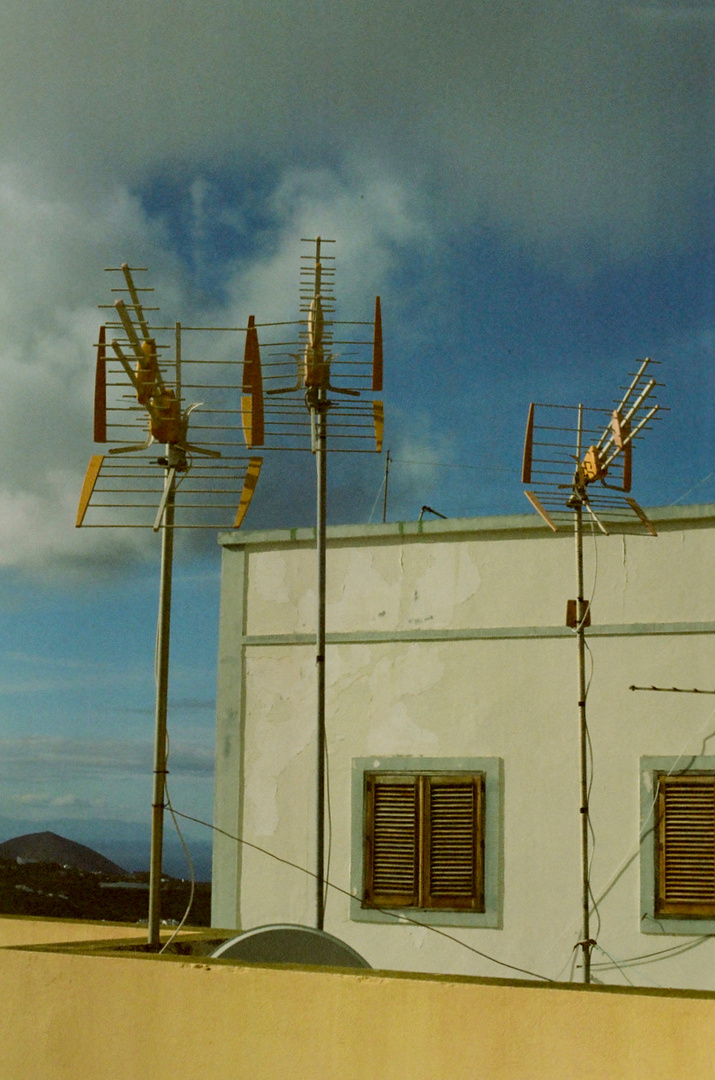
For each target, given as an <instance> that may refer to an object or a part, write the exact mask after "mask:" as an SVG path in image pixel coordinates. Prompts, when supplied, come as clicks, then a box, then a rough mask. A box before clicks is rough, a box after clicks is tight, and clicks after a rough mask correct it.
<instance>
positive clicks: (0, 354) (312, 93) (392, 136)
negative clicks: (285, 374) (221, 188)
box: [0, 0, 715, 572]
mask: <svg viewBox="0 0 715 1080" xmlns="http://www.w3.org/2000/svg"><path fill="white" fill-rule="evenodd" d="M710 14H711V8H710V7H705V6H703V5H688V4H682V3H673V4H667V3H661V4H655V5H647V4H646V5H634V6H633V5H631V6H626V7H624V6H623V5H617V4H615V3H611V2H608V3H604V4H581V5H573V4H571V3H567V0H548V2H547V3H544V4H541V5H534V4H532V3H527V2H526V0H521V3H516V4H510V5H495V4H491V3H488V2H487V0H481V2H477V3H470V4H466V3H461V2H455V3H453V4H450V5H447V6H446V7H445V6H444V5H434V4H427V3H425V2H424V0H422V2H421V3H417V4H413V5H410V6H409V7H408V6H405V5H404V4H403V3H401V2H399V0H385V3H382V4H380V5H379V7H377V6H375V5H365V4H364V3H362V2H361V3H358V0H345V2H344V3H341V4H328V3H327V0H316V2H312V0H311V2H310V3H308V2H307V0H298V2H296V3H293V4H290V5H286V4H280V5H278V4H274V3H264V4H261V5H258V4H255V3H252V2H249V0H212V2H211V3H209V5H208V7H207V6H206V5H204V6H203V7H202V8H201V9H200V10H199V8H198V7H197V6H196V5H195V4H194V3H189V0H174V2H172V3H171V4H169V2H168V0H148V2H147V0H141V2H140V0H128V2H127V3H125V4H123V5H121V6H117V5H116V4H114V3H110V2H109V0H95V2H93V3H92V5H91V6H90V4H89V2H88V0H55V2H54V3H53V4H51V5H50V4H49V2H45V3H41V4H39V5H38V4H27V3H24V2H22V0H7V2H6V3H5V4H4V5H3V9H2V12H0V73H1V74H0V80H1V84H2V88H3V103H4V108H3V113H2V117H0V137H1V138H2V146H3V164H2V166H0V251H2V263H1V264H0V325H1V326H2V328H3V336H2V340H1V341H0V386H1V389H2V392H1V393H0V566H9V565H20V566H23V567H25V568H28V567H29V568H38V567H45V568H46V569H49V568H51V569H52V571H53V572H57V571H58V570H60V569H62V568H65V569H66V568H68V567H76V566H78V565H80V564H85V565H86V566H90V565H91V566H92V567H93V569H94V570H95V571H96V569H97V568H98V567H100V566H102V565H104V566H105V567H107V566H109V565H110V564H112V563H116V560H117V558H118V556H119V555H123V556H124V557H125V558H135V557H142V555H143V553H145V552H147V551H154V550H155V546H154V545H153V544H152V539H153V538H152V537H150V536H146V535H144V534H142V533H141V532H139V531H136V532H124V533H122V534H119V533H117V532H114V531H105V530H100V531H97V532H87V531H85V532H80V531H76V530H75V529H74V526H73V519H74V513H75V506H76V500H77V497H78V492H79V488H80V484H81V479H82V475H83V472H84V468H85V465H86V461H87V458H88V456H89V454H90V452H91V451H92V444H91V397H92V381H93V362H94V357H93V350H92V347H91V343H92V342H93V341H94V339H95V334H96V330H97V326H98V324H99V321H100V319H99V313H98V312H97V310H96V307H95V304H97V303H99V302H103V301H105V300H107V299H109V295H108V284H107V281H106V275H103V273H102V269H103V267H104V266H106V265H118V263H119V262H121V261H123V260H125V259H126V260H127V261H129V262H130V263H132V262H133V263H135V264H137V263H139V264H141V265H149V266H150V267H151V268H152V284H153V285H154V286H155V287H156V290H157V292H156V296H157V299H158V300H159V303H160V304H161V307H162V310H163V311H166V312H167V314H169V313H170V316H171V318H179V317H180V318H182V319H185V318H187V317H190V316H191V314H192V313H194V314H195V313H197V311H198V312H199V314H201V316H202V319H203V320H204V321H205V322H214V323H218V322H221V323H223V322H225V321H229V324H230V325H235V324H236V322H237V321H240V320H242V319H244V318H245V316H246V315H247V314H250V313H254V314H256V315H257V316H258V317H259V318H260V317H261V316H262V315H263V316H264V317H266V316H267V317H274V318H275V317H288V318H290V317H292V315H293V313H294V312H295V308H296V296H297V288H296V285H297V251H298V247H299V245H298V240H299V238H300V237H301V236H310V235H314V234H315V233H316V232H318V231H320V232H321V233H322V234H323V235H329V236H331V237H333V238H335V239H337V240H339V241H340V244H339V248H338V255H339V258H342V257H343V256H344V257H345V258H346V259H347V258H349V274H344V275H342V276H341V267H340V263H338V278H337V283H338V290H339V295H340V297H341V302H342V303H343V304H344V305H345V307H346V308H349V309H351V310H355V316H356V317H364V316H365V315H366V314H367V313H368V311H369V306H368V305H369V303H370V298H371V296H372V295H373V294H374V293H375V292H377V291H378V290H379V289H381V287H382V285H383V284H384V283H385V281H387V280H388V279H389V278H390V275H391V273H392V272H393V271H394V269H395V267H396V266H397V265H398V263H399V262H400V261H401V260H402V259H403V258H404V257H406V256H408V255H409V258H410V260H411V261H412V265H414V264H415V263H416V262H418V261H419V260H420V259H421V260H422V261H423V263H424V262H425V261H427V262H428V260H429V255H430V253H431V252H434V251H436V250H437V249H438V248H439V246H440V244H442V243H443V241H446V240H448V239H449V237H450V236H451V235H456V234H457V233H463V232H464V231H465V230H468V229H469V228H470V227H472V226H473V225H474V224H475V223H477V224H484V223H487V224H488V225H489V226H490V227H493V228H494V229H495V230H497V231H498V232H500V233H502V234H504V233H506V234H507V235H510V236H513V237H516V238H517V241H518V243H520V244H523V245H526V246H527V247H529V248H531V249H533V250H534V251H535V252H537V253H538V254H539V255H540V256H541V257H548V258H550V259H557V260H560V261H561V262H562V263H563V264H564V265H567V266H570V267H571V268H572V269H573V268H576V269H578V268H580V267H588V268H590V267H592V266H594V265H600V266H602V265H603V264H604V263H606V264H607V263H608V262H609V260H614V259H624V258H628V257H630V256H631V255H632V254H633V253H634V252H635V251H638V252H641V253H642V252H647V251H655V250H659V249H661V248H663V247H664V246H665V245H667V244H672V245H676V246H677V245H678V244H680V245H684V244H686V243H687V242H688V240H689V239H690V238H691V237H692V235H693V231H694V230H696V229H697V228H698V227H699V218H698V215H697V213H696V212H695V211H696V208H697V205H698V199H699V198H700V197H701V196H702V195H703V193H707V192H709V190H710V187H711V176H712V171H713V157H714V154H713V151H714V145H713V131H715V125H713V122H712V121H713V100H714V95H713V89H714V86H713V73H712V65H710V64H709V63H707V62H705V60H704V58H705V57H706V56H707V52H706V50H708V49H709V48H710V47H711V46H712V40H711V36H710V35H711V34H712V20H711V19H710V17H709V16H710ZM696 31H697V33H696ZM694 35H695V36H694ZM232 171H233V172H234V173H235V176H236V178H237V181H236V182H237V184H238V183H240V176H241V173H242V172H245V173H246V175H247V176H250V175H252V174H256V173H259V174H260V175H261V176H263V177H266V176H269V177H273V182H272V187H271V189H270V192H269V194H268V196H267V197H266V199H265V200H264V206H263V208H262V209H263V218H262V221H263V224H258V223H257V221H254V220H253V219H252V218H251V217H250V214H249V215H248V217H247V216H246V211H245V208H240V207H239V208H237V209H236V210H235V212H234V211H233V210H232V208H231V207H230V206H228V207H223V208H222V210H221V215H222V216H223V218H224V220H227V221H230V220H231V219H232V213H233V214H234V223H235V224H236V225H237V227H238V228H239V229H240V230H242V231H243V232H244V233H248V234H251V233H252V230H253V234H254V235H255V231H256V230H257V229H261V228H263V229H264V230H265V234H264V236H263V239H264V241H265V242H264V243H263V244H262V245H261V248H260V252H259V254H256V255H251V256H246V257H244V256H243V254H242V253H241V252H239V251H237V253H236V258H235V260H234V261H233V264H232V265H231V266H229V267H228V268H227V276H226V279H225V284H226V294H225V295H226V302H225V304H224V305H223V306H222V307H221V308H219V307H215V308H214V310H213V311H209V310H206V305H205V304H204V305H203V308H202V303H201V300H200V298H198V297H197V296H196V295H194V294H192V293H191V291H190V290H189V289H188V288H187V275H186V273H185V272H184V270H183V269H182V266H181V263H180V260H179V259H178V258H177V255H176V251H175V250H174V239H175V238H172V236H171V235H170V232H169V226H168V224H167V223H166V222H164V221H160V220H157V219H156V218H154V219H151V218H150V217H149V216H148V215H147V213H146V212H145V210H144V208H143V207H142V204H141V202H140V200H139V198H138V197H137V195H136V192H138V191H140V190H141V189H142V188H144V189H146V188H147V186H148V185H150V184H151V182H152V179H155V178H156V177H157V176H172V177H175V178H181V179H185V182H186V190H187V193H188V195H187V198H188V201H187V206H190V212H188V211H187V213H188V217H189V218H190V225H191V230H190V236H189V239H188V240H187V243H188V244H189V245H192V246H193V251H194V252H195V253H196V258H197V265H198V268H199V270H200V269H201V259H202V258H203V259H204V260H206V263H209V262H210V260H211V259H212V258H213V253H212V252H211V250H210V248H208V247H207V243H208V241H207V236H208V235H209V232H208V229H209V224H210V222H211V220H212V213H213V211H214V209H215V201H212V183H213V181H212V177H213V176H216V175H219V174H220V175H222V176H224V177H225V176H226V175H229V174H230V173H231V172H232ZM266 221H267V222H268V224H267V225H266V224H265V222H266ZM426 276H427V277H428V276H429V274H427V275H426ZM442 456H443V454H442V453H440V457H442ZM266 474H267V470H266ZM370 501H372V500H371V499H370Z"/></svg>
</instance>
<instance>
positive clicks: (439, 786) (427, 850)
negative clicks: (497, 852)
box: [422, 774, 484, 911]
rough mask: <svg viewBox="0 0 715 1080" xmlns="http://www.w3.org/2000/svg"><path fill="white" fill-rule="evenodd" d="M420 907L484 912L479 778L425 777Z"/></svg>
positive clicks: (481, 813)
mask: <svg viewBox="0 0 715 1080" xmlns="http://www.w3.org/2000/svg"><path fill="white" fill-rule="evenodd" d="M423 782H424V860H423V878H422V888H423V896H424V900H423V906H424V907H431V908H448V909H450V910H452V911H455V910H468V911H483V910H484V835H483V832H484V830H483V820H484V778H483V776H481V774H474V775H471V776H463V777H457V776H449V775H444V776H440V775H435V776H425V777H424V778H423Z"/></svg>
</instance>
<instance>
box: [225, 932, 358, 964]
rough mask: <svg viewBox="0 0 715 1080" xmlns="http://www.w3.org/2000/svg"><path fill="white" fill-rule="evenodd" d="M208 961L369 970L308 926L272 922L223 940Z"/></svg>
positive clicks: (352, 953) (336, 942)
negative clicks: (311, 965) (307, 965)
mask: <svg viewBox="0 0 715 1080" xmlns="http://www.w3.org/2000/svg"><path fill="white" fill-rule="evenodd" d="M211 959H212V960H218V959H222V960H239V961H244V962H246V963H249V964H316V965H319V966H320V967H342V968H345V967H349V968H369V967H370V966H371V965H370V964H368V962H367V960H365V959H363V957H362V956H360V953H358V952H356V951H355V949H353V948H352V947H351V946H350V945H346V943H345V942H344V941H341V940H340V938H336V937H333V935H332V934H328V933H326V932H325V930H315V929H314V928H313V927H312V926H295V925H293V924H292V923H275V924H274V925H272V926H256V927H254V929H253V930H246V931H245V933H243V934H239V935H238V936H237V937H234V938H231V939H230V940H229V941H224V943H223V944H222V945H219V947H218V949H216V951H215V952H213V953H211Z"/></svg>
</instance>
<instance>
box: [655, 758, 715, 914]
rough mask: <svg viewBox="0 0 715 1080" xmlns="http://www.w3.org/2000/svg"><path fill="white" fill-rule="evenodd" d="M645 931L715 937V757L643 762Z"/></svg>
mask: <svg viewBox="0 0 715 1080" xmlns="http://www.w3.org/2000/svg"><path fill="white" fill-rule="evenodd" d="M640 835H641V842H640V867H641V930H642V931H643V932H644V933H646V934H688V935H690V934H715V756H713V755H703V756H698V757H693V758H685V759H684V758H683V757H682V756H681V757H644V758H641V834H640Z"/></svg>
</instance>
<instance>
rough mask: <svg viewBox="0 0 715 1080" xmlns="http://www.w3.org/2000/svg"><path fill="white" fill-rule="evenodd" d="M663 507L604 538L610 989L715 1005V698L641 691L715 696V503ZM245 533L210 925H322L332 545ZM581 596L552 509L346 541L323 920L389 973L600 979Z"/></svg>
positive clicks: (602, 903)
mask: <svg viewBox="0 0 715 1080" xmlns="http://www.w3.org/2000/svg"><path fill="white" fill-rule="evenodd" d="M648 516H649V518H650V519H651V520H652V521H653V522H654V524H655V525H656V528H657V530H658V537H657V538H654V537H652V536H650V535H649V534H644V533H642V532H641V531H640V530H639V529H638V528H637V527H635V526H634V528H633V529H632V531H626V532H624V533H621V534H619V535H610V536H602V535H600V534H599V535H595V534H594V535H592V534H591V533H590V531H588V530H587V533H586V536H585V540H584V544H585V550H584V560H585V581H586V588H585V595H586V597H587V598H588V599H590V600H591V625H590V627H589V628H588V631H587V644H588V650H587V666H588V672H587V675H588V693H587V706H586V710H587V717H588V725H589V736H590V741H589V775H590V785H591V793H590V815H589V817H590V822H591V826H592V831H591V838H590V851H591V867H590V883H591V891H592V897H593V904H592V912H591V936H592V938H594V939H595V941H596V942H597V944H596V946H595V947H594V949H593V954H592V974H593V978H594V981H602V982H605V983H613V984H618V985H626V984H628V983H633V984H634V985H638V986H653V985H655V986H669V987H685V988H697V989H705V990H712V989H715V963H714V961H715V955H714V954H713V945H712V941H711V935H713V934H715V697H713V696H711V695H709V694H707V693H699V694H691V693H687V694H686V693H674V692H656V691H649V690H632V689H630V687H631V686H634V685H635V686H637V687H650V686H652V685H657V686H661V687H679V688H681V689H698V690H701V691H704V690H713V689H715V602H714V600H715V597H714V590H713V587H712V582H713V579H714V576H715V506H712V505H709V506H690V507H671V508H661V509H657V508H656V509H654V510H650V511H648ZM221 544H222V547H223V570H222V603H221V625H220V642H219V688H218V725H217V750H216V811H215V824H216V825H217V826H218V828H219V829H221V830H223V832H222V833H217V834H216V840H215V848H214V870H213V897H214V899H213V922H214V925H215V926H221V927H226V928H237V929H249V928H252V927H255V926H260V925H265V924H269V923H280V922H288V923H301V924H305V925H309V926H311V925H315V922H314V920H315V899H314V897H315V879H314V877H313V876H311V875H312V874H313V873H314V871H315V867H316V861H315V847H316V842H315V837H316V790H315V773H316V761H315V756H316V755H315V746H316V706H315V701H316V678H315V641H314V635H315V625H316V566H315V536H314V532H313V530H309V529H298V530H281V531H272V532H263V533H259V532H253V533H251V532H246V533H243V532H241V533H238V532H232V533H227V534H224V535H223V536H222V537H221ZM575 594H576V585H575V555H574V539H573V535H572V534H571V532H570V531H569V530H564V531H559V532H558V533H552V532H551V531H550V530H548V529H547V528H546V526H545V525H544V523H543V522H542V521H541V520H540V519H539V518H538V517H537V516H536V515H534V516H531V515H523V516H521V515H519V516H513V517H499V518H475V519H460V520H452V521H439V522H429V523H426V522H420V523H396V524H386V525H374V526H362V527H343V528H332V529H330V530H329V531H328V557H327V642H328V644H327V650H326V683H327V698H326V726H327V743H328V748H327V776H328V814H327V826H326V851H327V852H328V853H329V857H328V859H327V860H326V868H327V873H326V876H327V878H328V880H329V882H330V883H331V884H330V885H329V886H328V888H327V905H326V914H325V929H326V930H327V931H329V932H330V933H332V934H335V935H336V936H337V937H339V938H341V939H343V940H344V941H346V942H347V943H348V944H350V945H351V946H353V948H355V949H356V950H357V951H358V952H359V953H361V954H362V956H364V957H365V959H366V960H367V961H368V962H369V963H370V964H371V965H372V966H373V967H376V968H383V969H393V970H398V971H399V970H403V971H422V972H438V973H445V974H466V975H480V976H484V975H486V976H499V975H502V976H505V975H509V974H510V968H516V969H517V971H519V972H522V973H524V974H528V973H533V974H534V975H538V976H542V977H547V978H550V979H563V980H569V979H575V980H577V981H578V980H580V979H581V978H582V974H581V972H580V963H581V958H582V950H580V949H579V948H578V942H579V941H580V938H581V934H582V902H581V891H582V870H581V812H580V765H579V762H580V733H579V713H578V671H577V644H576V639H575V638H576V635H575V632H574V630H573V629H571V628H569V627H568V626H567V625H566V607H567V600H569V599H572V598H574V597H575ZM236 837H238V838H241V840H242V841H244V843H239V842H237V841H236V839H233V838H236ZM496 961H499V963H496ZM504 965H506V966H504ZM511 973H512V974H513V971H512V972H511Z"/></svg>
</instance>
